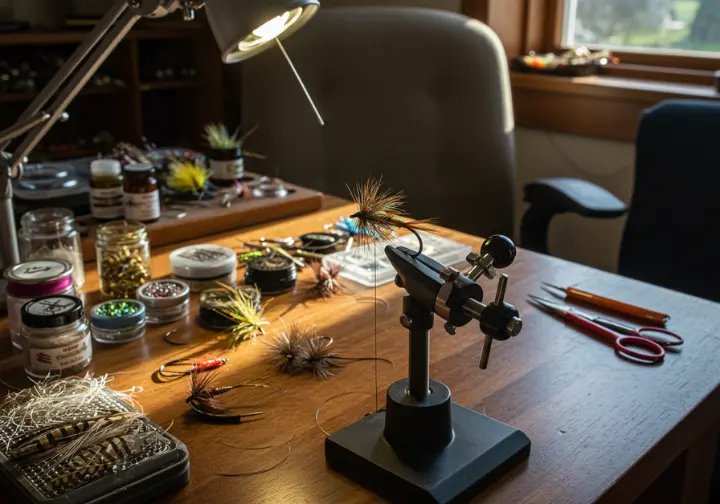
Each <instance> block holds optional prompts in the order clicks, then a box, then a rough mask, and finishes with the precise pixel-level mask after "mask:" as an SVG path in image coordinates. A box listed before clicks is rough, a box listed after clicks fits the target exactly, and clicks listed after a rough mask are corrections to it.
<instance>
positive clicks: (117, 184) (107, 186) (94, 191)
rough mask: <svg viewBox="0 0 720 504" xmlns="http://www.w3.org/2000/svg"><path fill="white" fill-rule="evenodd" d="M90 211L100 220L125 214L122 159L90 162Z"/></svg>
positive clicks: (109, 219) (120, 216) (114, 218)
mask: <svg viewBox="0 0 720 504" xmlns="http://www.w3.org/2000/svg"><path fill="white" fill-rule="evenodd" d="M90 213H91V214H92V216H93V218H94V219H95V220H96V221H100V222H106V221H111V220H117V219H122V218H123V217H124V216H125V205H124V202H123V174H122V167H121V166H120V161H117V160H115V159H96V160H95V161H93V162H92V163H91V164H90Z"/></svg>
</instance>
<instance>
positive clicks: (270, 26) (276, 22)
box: [252, 11, 291, 40]
mask: <svg viewBox="0 0 720 504" xmlns="http://www.w3.org/2000/svg"><path fill="white" fill-rule="evenodd" d="M290 14H291V12H290V11H288V12H286V13H284V14H282V15H280V16H277V17H275V18H273V19H271V20H270V21H268V22H267V23H265V24H264V25H262V26H261V27H259V28H256V29H255V30H253V32H252V33H253V35H255V36H256V37H258V38H260V39H262V40H271V39H274V38H275V37H277V36H278V35H280V34H281V33H282V32H284V31H285V30H286V29H287V27H288V20H289V19H290Z"/></svg>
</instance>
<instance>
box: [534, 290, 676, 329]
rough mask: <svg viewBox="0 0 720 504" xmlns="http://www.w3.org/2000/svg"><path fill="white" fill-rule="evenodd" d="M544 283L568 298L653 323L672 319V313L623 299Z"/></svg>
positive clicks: (662, 323)
mask: <svg viewBox="0 0 720 504" xmlns="http://www.w3.org/2000/svg"><path fill="white" fill-rule="evenodd" d="M543 285H544V286H546V287H549V288H550V289H556V290H559V291H560V292H564V293H565V294H566V295H567V299H574V300H577V301H582V302H584V303H587V304H590V305H593V306H599V307H600V308H605V309H607V310H612V311H614V312H617V313H623V314H625V315H629V316H631V317H636V318H639V319H642V320H645V321H647V322H650V323H653V324H658V325H665V323H666V322H667V321H668V320H670V315H668V314H667V313H660V312H656V311H653V310H648V309H647V308H641V307H640V306H635V305H631V304H628V303H623V302H622V301H618V300H616V299H611V298H606V297H603V296H598V295H597V294H593V293H592V292H586V291H583V290H580V289H576V288H574V287H566V288H563V287H558V286H557V285H551V284H549V283H547V282H543Z"/></svg>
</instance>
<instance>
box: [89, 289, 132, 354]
mask: <svg viewBox="0 0 720 504" xmlns="http://www.w3.org/2000/svg"><path fill="white" fill-rule="evenodd" d="M145 318H146V314H145V305H144V304H143V303H141V302H139V301H135V300H132V299H115V300H113V301H106V302H104V303H101V304H99V305H96V306H94V307H93V309H92V310H91V311H90V327H91V329H92V335H93V338H95V341H98V342H100V343H110V344H117V343H128V342H130V341H135V340H137V339H140V338H142V337H143V336H145V331H146V326H145V324H146V320H145Z"/></svg>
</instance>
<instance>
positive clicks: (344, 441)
mask: <svg viewBox="0 0 720 504" xmlns="http://www.w3.org/2000/svg"><path fill="white" fill-rule="evenodd" d="M451 411H452V427H453V432H454V439H453V441H452V442H451V443H450V444H449V445H448V446H446V447H445V448H444V449H442V450H440V451H435V452H434V453H433V452H429V453H428V454H427V455H425V456H418V454H417V453H415V454H413V455H412V456H408V457H402V456H401V455H399V454H398V453H397V452H396V451H395V450H394V449H393V448H392V446H390V445H389V444H388V443H387V441H386V440H385V438H384V435H383V433H384V429H385V412H379V413H373V414H371V415H368V416H366V417H365V418H363V419H362V420H360V421H358V422H355V423H354V424H352V425H350V426H348V427H346V428H345V429H343V430H341V431H338V432H336V433H335V434H333V435H332V436H330V437H328V438H327V439H326V440H325V458H326V460H327V464H328V465H329V466H330V468H332V469H333V470H335V471H337V472H339V473H341V474H343V475H345V476H347V477H348V478H350V479H352V480H353V481H356V482H357V483H359V484H361V485H362V486H364V487H366V488H368V489H369V490H371V491H373V492H375V493H376V494H378V495H380V496H382V497H385V498H388V499H390V500H393V501H396V502H413V503H443V504H444V503H450V502H455V501H457V500H458V499H460V498H466V497H468V496H470V495H471V494H472V493H474V492H477V491H479V490H481V489H482V488H483V487H484V486H486V485H487V484H489V483H492V482H493V481H494V480H495V479H497V478H498V477H500V476H501V475H502V474H503V473H504V472H506V471H507V470H509V469H510V468H512V467H513V466H515V465H516V464H517V463H519V462H521V461H522V460H524V459H526V458H527V457H528V456H529V455H530V440H529V439H528V438H527V436H526V435H525V434H523V433H522V432H521V431H520V430H518V429H515V428H513V427H510V426H509V425H505V424H504V423H502V422H498V421H497V420H493V419H492V418H489V417H486V416H485V415H481V414H480V413H477V412H475V411H473V410H471V409H468V408H465V407H463V406H460V405H459V404H455V403H453V404H452V410H451Z"/></svg>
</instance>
